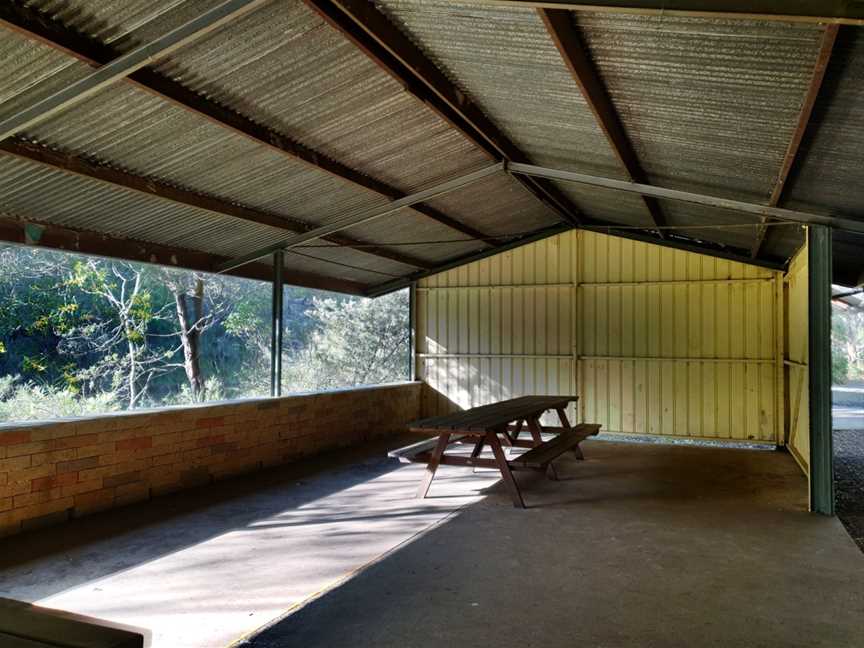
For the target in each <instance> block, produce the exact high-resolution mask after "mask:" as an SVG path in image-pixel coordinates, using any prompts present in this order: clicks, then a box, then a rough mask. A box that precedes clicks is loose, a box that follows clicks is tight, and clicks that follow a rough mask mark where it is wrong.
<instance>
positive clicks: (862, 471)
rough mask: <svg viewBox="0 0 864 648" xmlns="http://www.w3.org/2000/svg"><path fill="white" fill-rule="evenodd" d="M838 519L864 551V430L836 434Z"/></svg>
mask: <svg viewBox="0 0 864 648" xmlns="http://www.w3.org/2000/svg"><path fill="white" fill-rule="evenodd" d="M834 479H835V482H836V483H835V488H836V495H837V515H838V517H839V518H840V519H841V520H842V521H843V524H845V525H846V529H847V530H848V531H849V535H851V536H852V537H853V538H854V539H855V541H856V542H857V543H858V546H859V547H861V550H862V551H864V430H834Z"/></svg>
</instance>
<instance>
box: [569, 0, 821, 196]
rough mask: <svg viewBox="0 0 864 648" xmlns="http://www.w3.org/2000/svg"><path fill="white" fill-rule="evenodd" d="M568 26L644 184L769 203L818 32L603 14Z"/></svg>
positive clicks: (806, 28) (804, 28)
mask: <svg viewBox="0 0 864 648" xmlns="http://www.w3.org/2000/svg"><path fill="white" fill-rule="evenodd" d="M574 16H575V14H574ZM575 24H577V25H578V28H579V29H580V31H581V33H582V34H583V36H584V39H585V41H586V42H587V44H588V47H589V49H590V52H591V55H592V58H593V60H594V62H595V64H596V66H597V68H598V70H599V72H600V74H601V76H602V78H603V80H604V82H605V84H606V86H607V88H608V90H609V93H610V95H611V97H612V99H613V101H614V103H615V106H616V108H617V110H618V112H619V113H620V116H621V119H622V121H623V123H624V126H625V128H626V130H627V133H628V135H629V137H630V139H631V140H632V142H633V145H634V147H635V148H636V151H637V154H638V157H639V160H640V162H641V164H642V166H643V168H644V169H645V171H646V172H647V174H648V177H649V180H650V181H651V182H653V183H655V184H658V185H660V186H664V187H670V188H675V189H686V190H690V191H697V192H702V193H710V194H714V195H720V196H725V197H730V198H738V199H741V200H750V201H759V202H763V201H766V200H767V199H768V196H769V194H770V192H771V187H772V185H773V182H774V179H775V178H776V176H777V174H778V172H779V170H780V166H781V163H782V159H783V155H784V153H785V151H786V147H787V146H788V144H789V140H790V138H791V136H792V130H793V128H794V126H795V124H796V121H797V116H798V111H799V108H800V105H801V102H802V100H803V98H804V95H805V93H806V91H807V85H808V82H809V79H810V76H811V73H812V70H813V66H814V64H815V61H816V54H817V51H818V45H819V36H820V31H821V30H820V28H819V27H818V26H815V25H806V24H785V23H778V22H770V23H769V22H747V21H742V20H713V19H712V20H704V19H697V18H684V17H677V16H639V15H625V14H608V13H607V14H601V13H579V14H578V16H576V17H575Z"/></svg>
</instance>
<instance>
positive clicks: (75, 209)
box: [0, 155, 286, 256]
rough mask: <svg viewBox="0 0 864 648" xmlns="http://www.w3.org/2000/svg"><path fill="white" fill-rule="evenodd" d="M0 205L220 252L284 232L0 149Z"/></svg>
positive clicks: (240, 250) (242, 249)
mask: <svg viewBox="0 0 864 648" xmlns="http://www.w3.org/2000/svg"><path fill="white" fill-rule="evenodd" d="M0 209H2V211H3V212H4V213H6V214H8V215H10V216H14V217H18V218H23V219H29V220H34V221H38V222H43V223H52V224H56V225H61V226H66V227H72V228H76V229H83V230H88V231H91V232H100V233H105V234H108V235H110V236H117V237H123V238H131V239H137V240H141V241H148V242H151V243H157V244H161V245H170V246H175V247H181V248H186V249H191V250H201V251H205V252H210V253H213V254H219V255H224V256H237V255H241V254H245V253H247V252H252V251H254V250H256V249H258V248H261V247H263V246H265V245H268V244H270V243H273V242H274V241H276V240H279V239H281V238H284V237H285V236H286V232H284V231H282V230H278V229H276V228H272V227H268V226H265V225H259V224H257V223H250V222H248V221H243V220H240V219H237V218H231V217H228V216H222V215H220V214H214V213H212V212H208V211H204V210H201V209H195V208H192V207H187V206H184V205H177V204H175V203H170V202H166V201H163V200H160V199H158V198H153V197H150V196H145V195H143V194H138V193H134V192H131V191H126V190H121V189H116V188H114V187H111V186H109V185H105V184H103V183H100V182H97V181H94V180H90V179H87V178H82V177H79V176H75V175H70V174H67V173H63V172H60V171H55V170H53V169H50V168H47V167H44V166H41V165H37V164H34V163H31V162H27V161H23V160H19V159H17V158H13V157H10V156H5V155H0Z"/></svg>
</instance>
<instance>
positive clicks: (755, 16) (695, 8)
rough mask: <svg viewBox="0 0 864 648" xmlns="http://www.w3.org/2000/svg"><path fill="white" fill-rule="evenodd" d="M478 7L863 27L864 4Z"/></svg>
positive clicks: (543, 0)
mask: <svg viewBox="0 0 864 648" xmlns="http://www.w3.org/2000/svg"><path fill="white" fill-rule="evenodd" d="M466 2H470V3H473V4H476V5H490V6H493V7H524V8H530V7H533V8H547V9H564V10H569V11H600V12H603V13H623V14H635V15H642V16H667V17H676V16H677V17H685V18H714V19H730V20H764V21H779V22H793V23H818V24H822V25H826V24H835V25H858V26H861V25H864V5H862V4H861V3H860V2H855V1H852V2H850V1H849V0H795V2H790V1H789V0H575V1H574V0H466Z"/></svg>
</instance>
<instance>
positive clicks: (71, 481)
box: [0, 383, 420, 536]
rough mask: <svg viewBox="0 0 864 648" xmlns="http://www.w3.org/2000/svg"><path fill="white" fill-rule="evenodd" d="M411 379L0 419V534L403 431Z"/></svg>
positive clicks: (414, 409)
mask: <svg viewBox="0 0 864 648" xmlns="http://www.w3.org/2000/svg"><path fill="white" fill-rule="evenodd" d="M419 412H420V384H419V383H399V384H393V385H379V386H375V387H362V388H356V389H344V390H337V391H332V392H323V393H317V394H302V395H297V396H287V397H284V398H273V399H261V400H245V401H235V402H229V403H213V404H206V405H197V406H190V407H183V408H169V409H160V410H142V411H140V412H128V413H123V414H111V415H105V416H98V417H93V418H81V419H70V420H59V421H50V422H42V423H34V424H21V425H17V426H10V425H3V426H0V536H6V535H11V534H14V533H18V532H20V531H26V530H28V529H33V528H39V527H42V526H47V525H50V524H56V523H59V522H62V521H65V520H67V519H69V518H72V517H80V516H83V515H88V514H90V513H95V512H97V511H103V510H106V509H110V508H113V507H117V506H123V505H126V504H130V503H132V502H138V501H141V500H145V499H148V498H150V497H153V496H157V495H162V494H166V493H171V492H174V491H178V490H182V489H186V488H192V487H196V486H202V485H204V484H207V483H210V482H211V481H213V480H217V479H223V478H225V477H229V476H233V475H238V474H241V473H247V472H252V471H254V470H259V469H261V468H265V467H269V466H276V465H279V464H283V463H287V462H290V461H294V460H296V459H299V458H301V457H304V456H310V455H313V454H316V453H319V452H322V451H324V450H330V449H334V448H339V447H344V446H348V445H352V444H355V443H360V442H363V441H367V440H369V439H373V438H376V437H380V436H385V435H389V434H393V433H397V432H400V431H404V429H405V424H406V423H407V422H409V421H411V420H414V419H416V418H418V416H419Z"/></svg>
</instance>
